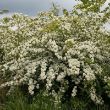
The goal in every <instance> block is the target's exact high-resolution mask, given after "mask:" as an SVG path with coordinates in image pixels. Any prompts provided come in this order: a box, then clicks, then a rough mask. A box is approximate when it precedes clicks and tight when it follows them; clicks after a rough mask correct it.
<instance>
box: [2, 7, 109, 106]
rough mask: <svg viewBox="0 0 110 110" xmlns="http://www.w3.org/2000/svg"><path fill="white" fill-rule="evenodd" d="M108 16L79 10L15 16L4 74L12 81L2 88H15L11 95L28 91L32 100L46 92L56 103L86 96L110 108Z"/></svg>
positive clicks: (7, 23)
mask: <svg viewBox="0 0 110 110" xmlns="http://www.w3.org/2000/svg"><path fill="white" fill-rule="evenodd" d="M86 9H87V8H86ZM105 15H106V13H96V12H91V11H88V13H86V12H85V11H83V10H80V11H79V10H78V9H77V8H74V9H73V10H72V11H71V13H69V12H68V14H67V13H65V10H64V14H63V15H62V16H58V15H56V14H55V13H53V11H50V12H41V13H39V15H38V16H37V17H35V18H30V17H28V16H24V15H22V14H14V15H13V16H12V17H10V18H4V19H2V20H1V22H0V47H1V49H0V51H1V53H0V57H1V60H0V74H1V75H2V78H5V80H6V82H5V83H3V84H2V85H1V86H0V87H1V88H3V87H6V86H9V87H10V90H9V93H10V92H11V91H12V90H13V88H14V87H16V86H20V87H21V86H24V87H25V88H26V92H27V93H29V94H30V95H32V97H34V95H35V94H36V93H37V91H40V90H44V92H43V94H42V95H43V96H44V97H45V96H52V97H53V98H54V101H55V103H56V104H59V103H60V102H61V103H67V102H69V101H71V99H73V98H76V99H77V98H78V99H79V98H82V99H84V97H85V96H86V98H87V99H88V101H90V102H91V103H95V104H96V105H99V104H102V105H103V104H108V105H110V86H109V83H110V71H108V68H109V67H110V65H109V64H110V57H109V56H110V42H109V39H110V32H107V31H106V30H105V29H104V28H103V24H104V23H105V22H107V21H108V20H109V17H107V18H106V16H105ZM104 19H106V20H104ZM23 103H24V102H23ZM88 103H89V102H88Z"/></svg>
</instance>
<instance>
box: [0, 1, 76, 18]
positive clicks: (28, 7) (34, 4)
mask: <svg viewBox="0 0 110 110" xmlns="http://www.w3.org/2000/svg"><path fill="white" fill-rule="evenodd" d="M52 2H54V3H56V4H58V5H60V6H61V7H64V8H67V9H68V10H71V9H72V7H73V6H74V5H75V4H76V2H75V1H74V0H0V9H8V10H9V11H10V13H13V12H21V13H24V14H28V15H32V16H33V15H35V14H36V13H37V12H40V11H46V10H49V9H50V8H51V4H52Z"/></svg>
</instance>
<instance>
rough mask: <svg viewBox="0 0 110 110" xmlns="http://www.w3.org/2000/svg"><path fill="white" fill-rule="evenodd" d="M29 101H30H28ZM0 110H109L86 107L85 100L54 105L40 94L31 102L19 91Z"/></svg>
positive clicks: (9, 97)
mask: <svg viewBox="0 0 110 110" xmlns="http://www.w3.org/2000/svg"><path fill="white" fill-rule="evenodd" d="M29 99H30V100H29ZM0 110H109V108H107V107H106V106H95V105H92V104H91V105H88V103H87V101H86V100H82V99H77V98H74V99H73V100H71V102H68V103H65V104H59V105H57V106H56V105H55V104H54V100H53V99H52V97H49V96H45V97H44V96H42V92H41V93H39V94H38V95H36V96H35V97H34V98H33V99H32V100H31V98H29V97H28V96H27V95H24V94H23V93H22V92H21V91H19V90H16V91H15V93H14V94H11V95H10V96H8V97H7V98H6V102H5V104H4V105H3V106H2V107H1V108H0Z"/></svg>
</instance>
